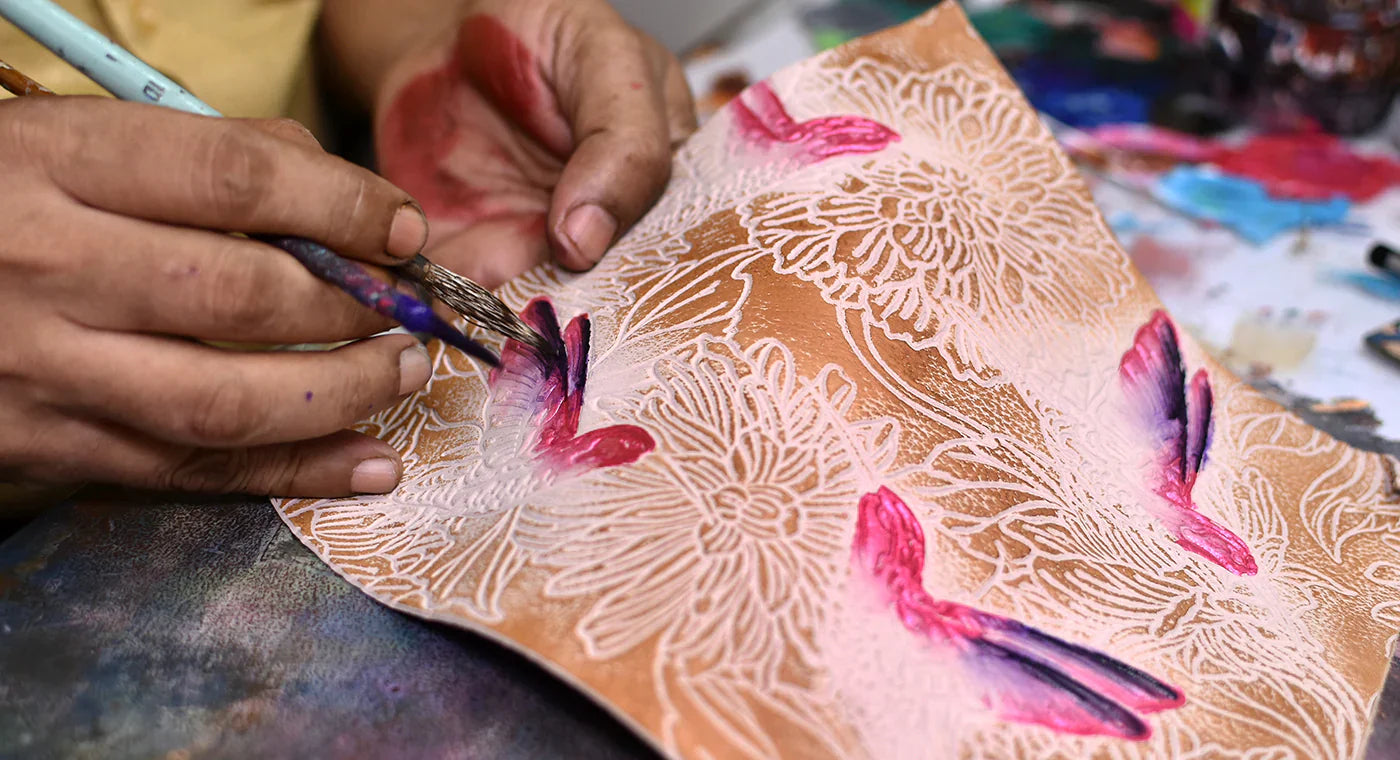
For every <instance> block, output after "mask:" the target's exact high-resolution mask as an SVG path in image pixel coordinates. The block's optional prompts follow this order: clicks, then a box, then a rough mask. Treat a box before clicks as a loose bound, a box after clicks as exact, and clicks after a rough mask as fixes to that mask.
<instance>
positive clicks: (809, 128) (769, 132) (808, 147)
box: [729, 82, 899, 163]
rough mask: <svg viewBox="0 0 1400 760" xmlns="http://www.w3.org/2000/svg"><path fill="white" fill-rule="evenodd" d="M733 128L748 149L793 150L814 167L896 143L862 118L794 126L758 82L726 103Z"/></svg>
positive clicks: (885, 129)
mask: <svg viewBox="0 0 1400 760" xmlns="http://www.w3.org/2000/svg"><path fill="white" fill-rule="evenodd" d="M729 108H730V110H731V111H732V112H733V114H734V125H735V128H736V129H737V130H738V132H739V135H740V136H741V137H742V138H743V139H744V140H745V141H747V142H748V143H749V144H750V145H753V146H755V147H759V148H770V147H774V146H777V145H788V146H793V147H795V148H796V149H797V150H798V151H799V156H801V157H802V158H804V159H806V161H808V162H810V163H817V162H819V161H823V160H825V159H828V158H831V157H832V156H845V155H851V154H858V153H874V152H875V151H878V150H883V149H884V148H885V147H886V146H888V145H889V144H890V143H892V142H896V141H898V140H899V134H898V133H897V132H895V131H894V130H893V129H890V128H889V127H887V126H885V125H883V124H881V123H879V122H877V121H873V120H871V119H867V118H865V117H863V116H822V117H818V118H815V119H809V120H807V121H804V122H798V121H796V120H794V119H793V118H792V116H791V115H790V114H788V112H787V109H786V108H784V107H783V103H782V101H781V100H779V99H778V95H777V93H775V92H773V88H772V86H770V85H769V84H768V83H767V82H759V83H758V84H756V85H754V86H752V87H750V88H749V89H748V90H746V91H745V92H744V93H742V94H740V96H739V97H737V98H735V99H734V100H732V101H730V104H729Z"/></svg>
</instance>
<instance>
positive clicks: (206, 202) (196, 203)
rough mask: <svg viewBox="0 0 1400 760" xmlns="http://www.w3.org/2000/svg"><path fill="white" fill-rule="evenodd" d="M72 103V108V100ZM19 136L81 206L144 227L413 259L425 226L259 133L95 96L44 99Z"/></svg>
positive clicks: (350, 175) (399, 206)
mask: <svg viewBox="0 0 1400 760" xmlns="http://www.w3.org/2000/svg"><path fill="white" fill-rule="evenodd" d="M73 101H80V102H73ZM31 107H34V108H48V109H53V111H52V112H51V113H49V114H47V116H48V117H49V118H44V119H36V123H40V124H46V125H47V126H48V130H47V133H36V134H32V135H29V136H28V137H29V139H27V140H26V144H27V145H28V146H29V148H30V150H31V152H33V153H35V154H37V156H38V158H39V159H40V160H41V162H42V164H43V166H44V168H45V169H46V170H47V172H48V175H49V177H50V178H51V179H52V181H53V182H54V183H55V184H56V185H58V186H59V187H60V188H61V189H62V190H63V191H64V192H66V193H67V194H68V195H70V196H72V197H73V198H74V199H76V200H78V201H81V202H82V203H85V204H88V205H90V206H94V207H97V208H101V209H104V210H107V211H111V212H114V213H117V214H122V215H125V216H132V217H138V218H142V219H147V220H150V221H155V222H164V223H167V224H178V225H182V226H189V227H203V228H209V229H217V230H227V231H234V232H246V233H267V234H279V235H291V236H296V237H305V238H310V239H312V240H315V241H317V242H320V243H322V244H323V245H326V246H328V247H330V248H332V249H334V250H336V251H337V252H340V253H343V254H345V255H347V256H352V257H354V258H358V259H362V260H365V261H371V262H375V263H382V264H393V263H397V262H398V260H399V259H402V258H406V257H411V256H413V255H414V254H416V253H417V252H418V251H419V250H420V249H421V248H422V246H423V243H424V242H425V241H426V239H427V222H426V220H425V219H424V218H423V215H422V212H421V211H420V210H418V209H417V207H416V204H413V202H412V199H411V198H410V197H409V196H408V194H407V193H405V192H404V191H403V190H400V189H399V188H397V187H395V186H394V185H392V184H390V183H389V182H388V181H386V180H384V179H383V178H381V177H379V176H377V175H375V174H374V173H373V172H370V171H368V170H367V169H364V168H361V167H358V166H355V165H354V164H351V163H350V162H348V161H345V160H343V159H340V158H337V157H335V156H332V155H330V154H328V153H325V152H324V151H320V150H315V149H311V148H310V147H309V146H308V145H307V144H306V143H305V142H302V143H300V144H298V143H294V142H291V141H288V140H284V139H279V138H278V137H275V136H273V135H272V134H269V133H268V132H267V131H266V130H264V129H259V128H256V127H254V126H250V125H249V124H246V123H241V122H239V121H236V120H232V119H216V118H210V117H205V116H195V115H191V114H185V113H180V112H175V111H169V110H165V109H160V108H157V107H155V106H147V105H143V104H136V103H120V102H116V101H111V100H107V99H104V98H46V99H44V100H43V101H40V102H35V103H33V104H32V106H31Z"/></svg>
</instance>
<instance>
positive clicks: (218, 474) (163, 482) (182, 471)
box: [154, 449, 250, 493]
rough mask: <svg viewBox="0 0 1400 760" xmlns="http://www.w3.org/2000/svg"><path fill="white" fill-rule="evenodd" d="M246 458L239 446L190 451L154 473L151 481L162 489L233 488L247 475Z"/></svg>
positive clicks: (218, 490) (225, 490)
mask: <svg viewBox="0 0 1400 760" xmlns="http://www.w3.org/2000/svg"><path fill="white" fill-rule="evenodd" d="M249 459H250V457H249V454H248V452H247V451H246V450H243V449H226V450H217V449H215V450H211V449H200V450H196V451H191V452H189V453H188V454H185V455H184V456H182V457H179V458H178V459H176V460H175V461H174V462H173V463H172V464H170V465H169V466H168V467H166V468H165V469H163V470H161V471H160V472H158V473H156V476H155V478H154V485H155V487H156V488H157V489H159V490H165V491H195V492H203V493H231V492H235V491H238V490H241V488H242V485H243V482H244V481H245V480H246V479H247V477H248V476H247V472H248V461H249Z"/></svg>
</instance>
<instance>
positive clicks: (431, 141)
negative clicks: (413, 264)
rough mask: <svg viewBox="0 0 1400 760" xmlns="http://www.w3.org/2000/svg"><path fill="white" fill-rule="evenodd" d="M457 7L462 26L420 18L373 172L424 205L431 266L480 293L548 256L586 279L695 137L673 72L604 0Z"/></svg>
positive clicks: (479, 0) (387, 95)
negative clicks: (677, 151) (674, 154)
mask: <svg viewBox="0 0 1400 760" xmlns="http://www.w3.org/2000/svg"><path fill="white" fill-rule="evenodd" d="M419 5H422V3H421V2H420V3H419ZM455 6H456V7H457V8H459V10H460V13H461V15H460V16H458V18H461V19H462V20H461V21H460V22H457V23H452V22H449V23H443V19H442V18H441V15H442V14H441V12H439V14H438V16H437V17H431V16H428V15H427V14H424V18H433V23H432V24H431V25H430V26H429V25H424V26H423V27H422V31H421V32H420V33H418V34H406V35H403V37H404V39H405V40H406V42H405V43H404V44H401V45H400V46H399V49H400V50H403V51H405V52H403V53H401V54H398V55H396V56H393V57H392V60H394V63H392V64H391V65H390V66H389V67H388V68H387V70H386V73H384V74H383V76H382V79H381V80H380V84H379V86H378V87H377V90H376V95H375V101H376V108H375V112H376V113H375V131H376V146H377V149H378V156H379V169H380V171H381V172H382V173H383V174H384V176H385V177H387V178H388V179H389V180H390V181H392V182H394V183H395V184H397V185H399V186H400V187H403V188H404V189H405V190H408V191H409V192H410V193H412V194H413V195H414V196H415V197H416V198H417V199H418V200H419V202H420V203H422V204H423V208H424V210H425V211H426V212H427V214H428V218H429V220H430V222H431V227H432V234H431V237H430V239H429V242H428V246H427V248H426V249H425V255H427V257H428V258H430V259H432V260H434V261H435V262H437V263H439V264H442V265H443V266H447V267H449V268H451V269H454V270H456V271H457V272H459V273H461V274H464V275H466V276H468V277H471V278H473V279H476V280H477V281H479V282H481V283H483V284H485V285H487V286H488V287H493V286H495V285H498V284H500V283H501V282H504V281H505V280H508V279H510V278H511V277H514V276H515V275H518V274H520V273H522V272H524V271H526V270H527V269H529V268H530V267H532V266H534V265H535V264H538V263H540V262H542V261H545V260H547V258H548V257H549V255H550V252H551V250H552V251H553V253H554V256H555V258H556V259H557V260H558V262H559V263H560V264H561V265H562V266H564V267H565V268H568V269H572V270H584V269H587V268H589V267H591V266H593V265H594V264H596V263H597V262H598V260H599V258H601V257H602V255H603V252H604V251H605V250H606V249H607V248H608V247H609V246H610V245H611V244H612V243H613V242H614V241H615V240H616V239H617V238H618V237H619V236H620V235H621V234H622V233H623V232H624V231H625V230H626V229H627V228H628V227H630V226H631V225H632V224H633V223H634V222H635V221H636V220H637V219H638V218H640V217H641V215H642V214H644V213H645V212H646V210H647V209H648V208H649V207H650V206H651V204H652V203H654V202H655V200H656V198H657V197H658V196H659V195H660V194H661V191H662V189H664V187H665V185H666V181H667V179H668V178H669V176H670V169H671V149H672V146H673V145H675V144H676V143H678V142H679V141H680V140H682V139H684V138H685V137H686V136H687V135H688V134H689V133H690V132H691V131H693V130H694V128H695V108H694V103H693V102H692V100H691V95H690V90H689V88H688V86H687V85H686V82H685V77H684V75H683V73H682V71H681V68H680V65H679V64H678V63H677V61H676V59H675V57H674V56H672V55H671V54H670V53H669V52H668V51H667V50H666V49H665V48H664V47H662V46H661V45H660V44H659V43H657V42H656V41H655V40H653V39H651V38H649V37H647V36H646V35H644V34H642V33H641V32H639V31H637V30H636V29H633V28H632V27H630V26H628V25H627V24H626V22H624V21H623V20H622V18H621V17H620V16H618V14H617V13H616V12H615V11H614V10H613V9H612V7H611V6H609V5H608V3H607V2H606V0H533V1H532V2H520V1H519V0H468V1H467V2H463V3H456V4H455Z"/></svg>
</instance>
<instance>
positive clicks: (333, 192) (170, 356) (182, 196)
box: [0, 97, 430, 496]
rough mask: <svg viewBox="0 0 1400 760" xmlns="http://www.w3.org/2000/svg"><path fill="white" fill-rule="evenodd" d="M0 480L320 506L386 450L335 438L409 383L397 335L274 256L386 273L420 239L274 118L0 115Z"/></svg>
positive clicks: (421, 364)
mask: <svg viewBox="0 0 1400 760" xmlns="http://www.w3.org/2000/svg"><path fill="white" fill-rule="evenodd" d="M0 175H3V176H4V182H3V183H0V229H3V230H4V235H3V236H0V481H13V480H25V481H52V482H68V481H96V482H109V483H120V484H126V485H133V486H138V487H149V488H158V489H176V490H193V491H238V492H249V493H260V494H276V495H285V496H332V495H344V494H347V493H351V492H383V491H388V490H390V489H392V487H393V486H394V485H395V484H396V482H397V480H398V477H399V475H400V470H401V464H400V462H399V457H398V455H397V454H396V453H395V452H394V450H393V449H392V448H390V447H389V446H388V445H387V444H385V443H383V442H380V441H377V440H375V439H372V438H369V437H366V436H363V435H360V434H358V433H353V432H350V431H346V430H345V429H344V428H345V427H346V426H347V425H349V424H351V423H353V422H355V421H357V420H359V419H361V418H362V417H365V416H367V415H368V414H370V413H371V412H373V411H374V410H377V409H382V408H384V407H385V406H387V405H391V404H393V403H395V402H396V401H397V400H398V399H400V398H401V397H403V396H404V395H405V394H408V393H412V392H413V391H416V390H418V389H419V388H420V387H422V386H423V385H424V384H425V383H426V382H427V379H428V376H429V372H430V370H429V366H428V358H427V354H426V353H425V352H424V351H423V349H422V348H421V347H420V346H418V345H417V343H416V341H415V340H414V339H413V338H412V337H409V336H403V335H395V336H386V337H378V338H373V339H370V340H366V341H361V342H357V343H353V344H351V345H348V346H346V347H344V348H340V349H338V350H335V351H330V352H237V351H229V350H223V349H219V348H214V347H211V346H207V345H202V344H200V343H197V342H194V341H192V340H189V339H203V340H210V341H232V342H246V343H263V344H290V343H307V342H335V341H340V340H349V339H354V338H360V337H364V336H369V335H373V334H375V333H377V332H381V331H383V330H385V329H387V328H388V327H389V326H390V323H388V322H387V321H386V320H384V319H382V318H381V317H379V316H377V315H375V314H373V313H372V312H370V311H369V310H367V309H364V308H363V307H361V306H360V305H358V304H356V303H355V302H354V301H353V300H352V299H351V298H350V297H349V296H347V295H345V294H343V293H341V292H339V291H338V290H336V289H334V288H333V287H331V286H329V285H327V284H325V283H323V282H321V281H319V280H317V279H316V278H314V277H313V276H312V275H310V274H309V273H308V272H307V271H306V270H304V269H303V268H302V267H301V266H300V265H299V264H297V263H296V261H295V260H294V259H292V257H290V256H288V255H287V254H285V253H283V252H281V251H279V250H277V249H274V248H271V247H269V246H266V245H263V244H261V243H257V242H253V241H251V240H248V239H246V238H240V237H235V236H232V235H228V234H223V233H222V232H220V231H222V230H238V231H241V232H247V233H275V234H285V235H295V236H301V237H308V238H311V239H314V240H316V241H318V242H321V243H323V244H325V245H327V246H330V247H331V248H333V249H334V250H336V251H338V252H341V253H343V254H345V255H348V256H354V257H357V258H360V259H363V260H365V261H368V262H377V263H381V264H391V263H393V262H394V261H395V260H396V257H406V256H411V255H413V254H414V253H415V252H416V251H417V250H418V249H419V248H420V247H421V245H422V243H423V240H424V238H425V236H426V229H425V226H424V222H423V219H422V216H421V214H419V212H418V211H416V210H415V209H414V208H413V207H412V206H405V205H404V204H405V203H406V202H407V201H408V200H409V198H408V196H407V195H406V194H405V193H404V192H402V191H401V190H399V189H397V188H395V187H393V186H392V185H390V184H389V183H388V182H385V181H384V180H382V179H380V178H378V177H376V176H375V175H374V174H372V173H371V172H368V171H366V170H363V169H360V168H358V167H355V166H352V165H350V164H348V163H346V162H344V161H341V160H339V159H336V158H334V157H332V156H330V155H328V154H326V153H324V152H322V151H321V150H320V149H319V147H318V146H317V145H316V143H315V140H314V139H313V138H311V137H310V135H309V133H307V132H306V131H305V130H304V129H303V128H301V127H300V126H298V125H296V124H295V123H292V122H286V121H267V122H258V121H238V120H231V119H229V120H220V119H209V118H204V117H197V116H189V115H186V114H179V113H174V112H171V111H165V110H161V109H157V108H154V107H151V106H144V105H135V104H130V103H119V102H115V101H111V100H106V99H97V98H57V97H49V98H29V99H23V100H10V101H0Z"/></svg>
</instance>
